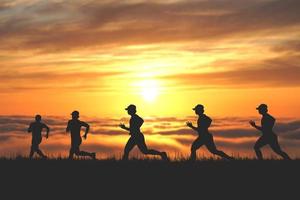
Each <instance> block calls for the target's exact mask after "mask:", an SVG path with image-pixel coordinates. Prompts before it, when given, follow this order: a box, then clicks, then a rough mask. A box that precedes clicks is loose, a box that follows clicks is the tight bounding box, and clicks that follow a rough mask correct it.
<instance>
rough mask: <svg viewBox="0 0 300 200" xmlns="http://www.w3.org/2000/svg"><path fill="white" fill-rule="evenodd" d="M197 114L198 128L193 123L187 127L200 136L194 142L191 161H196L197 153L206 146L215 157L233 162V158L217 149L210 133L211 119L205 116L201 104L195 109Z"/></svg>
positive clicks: (188, 123)
mask: <svg viewBox="0 0 300 200" xmlns="http://www.w3.org/2000/svg"><path fill="white" fill-rule="evenodd" d="M193 110H194V111H195V113H196V114H197V115H198V116H199V118H198V121H197V125H198V126H197V127H195V126H193V124H192V123H191V122H187V123H186V125H187V126H188V127H190V128H192V129H193V130H194V131H197V132H198V134H199V137H198V138H197V139H196V140H195V141H194V143H193V144H192V147H191V156H190V160H191V161H195V160H196V151H197V150H198V149H199V148H200V147H201V146H203V145H205V146H206V148H207V149H208V150H209V151H210V152H211V153H212V154H215V155H218V156H221V157H222V158H226V159H228V160H233V157H230V156H229V155H227V154H226V153H224V152H223V151H220V150H218V149H217V147H216V145H215V143H214V139H213V136H212V134H211V133H209V131H208V128H209V127H210V125H211V122H212V120H211V118H209V117H208V116H206V115H205V114H204V106H203V105H201V104H198V105H197V106H196V107H195V108H193Z"/></svg>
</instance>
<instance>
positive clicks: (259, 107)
mask: <svg viewBox="0 0 300 200" xmlns="http://www.w3.org/2000/svg"><path fill="white" fill-rule="evenodd" d="M260 109H268V106H267V104H264V103H263V104H260V105H259V106H258V107H257V108H256V110H260Z"/></svg>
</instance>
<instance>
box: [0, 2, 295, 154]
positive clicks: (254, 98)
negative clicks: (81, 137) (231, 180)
mask: <svg viewBox="0 0 300 200" xmlns="http://www.w3.org/2000/svg"><path fill="white" fill-rule="evenodd" d="M0 36H1V37H0V105H1V109H0V115H1V117H2V118H3V120H2V122H1V126H2V130H3V131H2V132H3V133H2V132H1V134H2V136H1V137H3V138H5V139H3V141H7V140H8V141H10V140H11V141H12V142H13V143H14V145H15V146H18V144H21V141H22V140H20V138H23V137H25V136H24V135H22V134H23V132H24V128H25V129H26V126H27V125H26V124H23V121H22V120H19V118H20V117H21V119H23V117H24V118H26V123H27V122H30V120H29V119H33V116H34V115H35V114H37V113H39V114H41V115H42V116H45V117H44V118H45V120H46V121H47V120H49V119H52V118H55V120H54V121H55V127H56V128H58V129H56V130H55V133H56V134H57V135H55V137H54V138H55V141H56V142H58V144H57V147H56V149H55V147H54V146H55V145H54V139H53V140H52V141H51V139H49V140H48V141H49V143H48V145H49V146H51V150H53V149H54V150H53V152H55V153H57V152H58V151H57V150H58V149H60V150H62V151H66V149H67V148H65V146H66V145H67V144H68V143H67V141H68V140H67V137H66V135H63V136H61V137H60V134H63V132H64V129H65V126H66V121H67V120H68V119H69V117H70V113H71V112H72V111H73V110H80V113H81V119H82V120H87V121H91V123H92V122H93V121H97V120H100V121H101V120H103V121H101V122H99V121H97V127H94V129H92V134H91V140H89V141H88V142H90V143H88V142H87V144H88V145H89V147H90V148H92V149H95V150H96V149H97V146H101V148H102V149H103V151H105V152H104V153H103V155H110V154H114V153H117V154H118V152H122V147H123V146H124V145H125V142H126V139H127V135H125V134H126V133H123V132H122V130H119V128H118V124H119V123H121V122H122V123H128V118H127V117H128V115H127V113H126V111H125V110H124V109H125V108H126V106H128V105H129V104H135V105H137V110H138V114H139V115H140V116H141V117H143V118H145V119H148V121H147V120H146V123H145V124H144V126H143V131H145V134H146V138H147V140H149V145H150V144H151V145H153V146H157V147H162V148H163V147H165V148H166V149H168V150H170V151H172V152H173V153H174V154H175V152H184V153H188V152H189V150H190V145H191V142H192V139H195V137H196V136H195V135H192V134H191V133H190V132H189V134H188V135H186V132H185V131H186V127H185V120H188V119H191V120H192V122H193V123H196V120H197V119H196V118H195V117H196V116H195V113H194V111H193V110H192V108H193V107H194V106H195V105H196V104H198V103H201V104H203V105H205V111H206V113H207V115H209V116H211V117H212V118H213V119H216V121H218V119H222V120H220V121H222V122H223V123H224V124H222V125H220V127H221V128H220V129H218V128H219V127H213V130H215V131H216V132H218V133H222V131H224V130H225V132H226V131H227V130H231V131H233V130H241V131H245V130H246V129H247V130H248V129H249V127H248V121H249V119H253V118H254V119H256V120H257V122H259V115H258V113H257V111H256V110H255V108H256V106H257V105H258V104H260V103H267V104H268V105H269V106H270V112H271V113H272V115H274V116H275V117H276V118H277V119H278V121H277V122H278V123H289V122H293V121H296V122H298V118H299V117H300V112H299V109H298V108H299V105H300V76H299V74H300V40H299V38H300V37H299V36H300V2H299V1H297V0H245V1H244V0H243V1H240V0H228V1H222V0H216V1H212V0H195V1H188V0H176V1H175V0H174V1H173V0H170V1H158V0H153V1H144V0H139V1H136V0H126V1H113V0H105V1H93V0H91V1H90V0H74V1H68V0H53V1H44V0H32V1H29V0H4V1H1V2H0ZM15 117H16V118H17V119H18V120H17V121H14V120H16V119H15ZM237 118H241V121H238V120H234V121H230V120H232V119H237ZM180 119H181V120H180ZM228 119H229V120H228ZM59 120H62V122H61V124H59V123H58V121H59ZM109 120H113V122H111V121H109ZM160 120H161V121H160ZM163 120H164V121H163ZM12 121H13V123H12ZM54 121H51V122H53V123H54ZM216 121H214V122H213V126H214V125H216V124H218V123H219V122H216ZM9 123H10V126H11V127H8V126H7V124H9ZM20 124H21V125H20ZM107 124H109V125H110V126H109V128H108V127H104V128H103V126H106V125H107ZM19 125H20V127H21V128H19ZM92 125H93V123H92ZM227 125H229V126H227ZM280 125H282V124H280ZM280 125H279V126H280ZM231 126H232V127H231ZM12 127H18V128H12ZM58 130H59V131H58ZM299 130H300V127H299V126H298V125H297V128H295V130H293V131H290V130H287V132H288V136H286V137H284V139H283V140H284V142H286V143H285V144H286V146H288V145H291V146H290V148H291V149H292V148H294V146H296V142H298V139H299V137H298V136H296V135H297V134H298V133H300V132H299ZM110 131H111V132H110ZM174 131H175V132H176V134H175V133H174ZM177 131H182V132H180V133H177ZM280 131H282V132H284V131H285V130H281V129H280ZM107 132H109V134H108V133H107ZM170 132H171V133H170ZM245 132H246V133H248V132H247V131H245ZM251 134H252V133H251ZM253 134H254V133H253ZM19 135H21V136H20V137H19ZM291 135H293V136H291ZM10 137H11V138H10ZM253 137H255V135H251V137H243V136H240V137H236V135H235V136H234V137H229V136H227V135H218V136H216V140H217V141H219V142H220V145H223V147H224V148H226V149H228V150H229V152H232V153H234V152H235V150H238V149H239V150H241V152H242V153H241V154H243V155H252V154H250V153H249V152H252V145H253V144H252V143H254V141H255V138H253ZM7 138H8V139H7ZM292 138H293V140H292ZM295 138H298V139H295ZM6 139H7V140H6ZM1 141H2V139H1V138H0V142H1ZM299 142H300V141H299ZM2 143H4V142H1V146H2V147H1V148H3V151H5V152H9V147H8V146H5V145H7V144H5V145H4V146H3V145H2ZM6 143H7V142H6ZM23 144H24V143H22V145H23ZM50 144H51V145H50ZM228 144H232V145H236V146H235V147H233V150H232V151H231V150H230V145H228ZM241 144H244V145H245V147H244V148H242V147H241ZM299 144H300V143H299ZM22 145H20V146H19V147H20V148H21V146H22ZM88 145H87V146H88ZM112 147H115V148H116V151H112V150H111V149H113V148H112ZM24 148H25V147H24ZM99 148H100V147H99ZM101 148H100V149H101ZM20 151H21V152H22V153H24V152H23V151H24V149H23V146H22V150H20ZM99 151H100V150H99ZM13 152H15V153H17V151H13ZM297 155H300V151H299V153H298V154H297V153H295V156H297Z"/></svg>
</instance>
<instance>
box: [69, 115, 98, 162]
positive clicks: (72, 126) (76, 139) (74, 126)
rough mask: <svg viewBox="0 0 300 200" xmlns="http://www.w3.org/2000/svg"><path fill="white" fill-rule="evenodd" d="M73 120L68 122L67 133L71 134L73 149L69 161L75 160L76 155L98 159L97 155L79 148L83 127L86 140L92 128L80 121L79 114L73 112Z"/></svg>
mask: <svg viewBox="0 0 300 200" xmlns="http://www.w3.org/2000/svg"><path fill="white" fill-rule="evenodd" d="M71 115H72V119H71V120H70V121H69V122H68V126H67V129H66V131H67V132H71V149H70V154H69V159H73V156H74V154H75V155H77V156H89V157H91V158H92V159H94V160H95V159H96V153H89V152H85V151H80V149H79V146H80V145H81V142H82V139H81V135H80V131H81V127H85V134H84V135H83V136H82V137H83V138H84V139H86V138H87V134H88V132H89V130H90V126H89V125H88V124H87V123H85V122H83V121H80V120H79V112H78V111H74V112H72V114H71Z"/></svg>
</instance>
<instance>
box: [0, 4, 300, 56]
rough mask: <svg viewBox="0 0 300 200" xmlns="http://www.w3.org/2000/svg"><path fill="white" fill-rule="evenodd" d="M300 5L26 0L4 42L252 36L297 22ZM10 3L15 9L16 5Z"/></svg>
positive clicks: (77, 44)
mask: <svg viewBox="0 0 300 200" xmlns="http://www.w3.org/2000/svg"><path fill="white" fill-rule="evenodd" d="M19 6H20V5H19ZM299 8H300V5H299V1H297V0H284V1H282V0H277V1H245V2H244V1H243V3H242V2H240V1H238V0H230V1H228V2H226V3H225V2H223V1H179V2H172V3H152V2H141V3H120V2H118V3H117V2H108V3H99V2H98V1H89V2H80V1H76V2H75V3H73V4H69V3H68V2H67V1H62V2H60V3H55V2H48V3H45V2H37V3H36V4H33V5H30V7H26V5H24V8H23V12H20V13H19V14H17V13H16V15H11V16H8V17H7V16H6V17H7V19H6V20H5V21H4V22H2V26H1V27H0V35H1V38H2V39H1V45H0V48H2V49H7V48H10V49H12V50H13V49H16V48H17V49H41V50H47V51H68V50H70V49H74V48H75V49H76V48H87V47H92V46H103V45H128V44H146V43H160V42H178V41H191V40H192V41H193V40H203V39H213V40H222V39H224V38H228V37H229V38H230V37H235V36H237V35H244V36H249V37H251V36H253V35H257V34H260V33H262V32H263V31H271V30H279V29H281V30H282V29H284V28H285V27H289V26H295V25H299V22H300V20H299V19H300V14H299V13H300V12H299V11H300V10H299ZM11 9H12V10H11V12H12V13H13V12H14V7H12V8H11ZM25 11H27V12H25ZM3 15H4V14H3ZM37 16H39V17H38V18H37ZM53 16H60V17H59V18H58V19H57V18H55V17H53ZM204 27H205V28H204Z"/></svg>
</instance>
